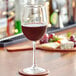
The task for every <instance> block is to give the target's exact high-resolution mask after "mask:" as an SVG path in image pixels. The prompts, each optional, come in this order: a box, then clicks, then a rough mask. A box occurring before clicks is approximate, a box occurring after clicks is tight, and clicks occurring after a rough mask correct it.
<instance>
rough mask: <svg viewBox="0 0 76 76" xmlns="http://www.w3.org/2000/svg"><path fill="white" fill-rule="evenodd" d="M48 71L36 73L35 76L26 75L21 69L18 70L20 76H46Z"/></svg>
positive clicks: (32, 75) (31, 75)
mask: <svg viewBox="0 0 76 76" xmlns="http://www.w3.org/2000/svg"><path fill="white" fill-rule="evenodd" d="M48 73H49V71H48V70H46V71H45V72H41V73H37V74H28V73H25V72H24V71H23V69H21V70H19V74H20V75H22V76H46V75H48Z"/></svg>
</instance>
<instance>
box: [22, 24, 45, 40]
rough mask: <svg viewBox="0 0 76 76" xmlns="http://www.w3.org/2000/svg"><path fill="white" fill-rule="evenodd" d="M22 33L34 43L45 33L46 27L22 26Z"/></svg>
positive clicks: (37, 25) (40, 25)
mask: <svg viewBox="0 0 76 76" xmlns="http://www.w3.org/2000/svg"><path fill="white" fill-rule="evenodd" d="M22 31H23V33H24V35H25V36H26V37H27V38H28V39H29V40H32V41H36V40H39V39H40V38H41V37H42V36H43V34H44V33H45V31H46V25H44V24H27V25H22Z"/></svg>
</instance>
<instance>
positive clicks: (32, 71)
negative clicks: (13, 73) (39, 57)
mask: <svg viewBox="0 0 76 76" xmlns="http://www.w3.org/2000/svg"><path fill="white" fill-rule="evenodd" d="M19 73H20V74H21V75H27V76H31V75H32V76H36V75H37V76H43V75H48V71H47V70H45V69H43V68H41V67H35V68H33V67H29V68H24V69H23V70H21V71H19Z"/></svg>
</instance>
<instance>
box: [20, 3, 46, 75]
mask: <svg viewBox="0 0 76 76" xmlns="http://www.w3.org/2000/svg"><path fill="white" fill-rule="evenodd" d="M21 25H22V31H23V33H24V35H25V37H26V38H27V39H29V40H31V41H33V65H32V66H31V67H28V68H24V69H23V73H24V74H27V75H28V74H32V75H36V74H45V72H46V70H45V69H43V68H41V67H38V66H37V64H36V61H35V56H36V55H35V51H36V46H35V42H36V41H37V40H39V39H40V38H41V37H42V36H43V35H44V33H45V31H46V27H47V16H46V10H45V6H43V5H37V4H36V5H35V4H29V5H25V6H24V8H23V11H22V15H21Z"/></svg>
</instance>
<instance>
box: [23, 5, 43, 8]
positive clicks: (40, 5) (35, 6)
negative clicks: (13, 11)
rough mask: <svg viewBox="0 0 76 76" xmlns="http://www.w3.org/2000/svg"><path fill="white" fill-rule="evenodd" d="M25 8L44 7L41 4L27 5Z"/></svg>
mask: <svg viewBox="0 0 76 76" xmlns="http://www.w3.org/2000/svg"><path fill="white" fill-rule="evenodd" d="M24 7H36V8H37V7H43V5H41V4H25V5H24Z"/></svg>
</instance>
